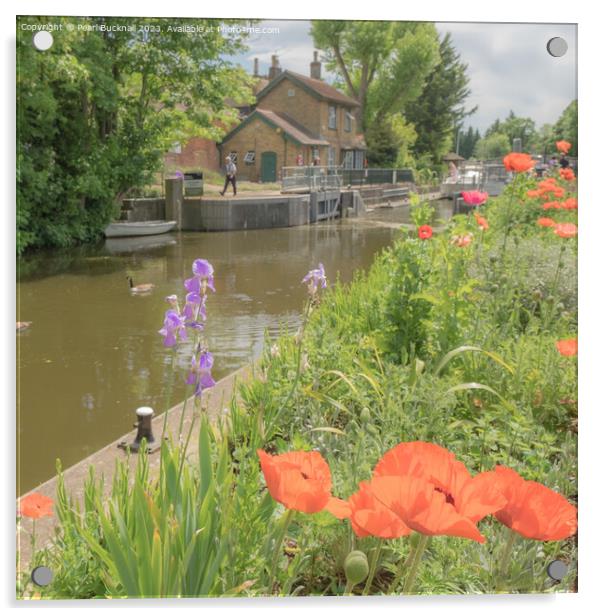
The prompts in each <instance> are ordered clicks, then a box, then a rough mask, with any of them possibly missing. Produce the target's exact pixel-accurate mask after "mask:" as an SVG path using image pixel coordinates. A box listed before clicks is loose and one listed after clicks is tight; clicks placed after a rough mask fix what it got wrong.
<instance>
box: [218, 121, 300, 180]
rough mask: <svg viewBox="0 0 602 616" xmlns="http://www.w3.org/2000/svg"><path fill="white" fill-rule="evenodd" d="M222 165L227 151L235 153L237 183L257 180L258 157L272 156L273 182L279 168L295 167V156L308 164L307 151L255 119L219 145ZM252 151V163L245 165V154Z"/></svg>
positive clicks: (259, 163)
mask: <svg viewBox="0 0 602 616" xmlns="http://www.w3.org/2000/svg"><path fill="white" fill-rule="evenodd" d="M221 150H222V162H223V160H224V159H225V158H226V156H227V155H228V154H229V153H230V152H237V154H238V161H237V163H236V167H237V169H238V179H239V180H250V181H252V182H260V181H261V154H262V153H263V152H275V153H276V171H277V180H280V178H281V171H280V170H281V168H282V167H292V166H294V165H296V164H297V155H298V154H302V155H303V156H304V161H305V164H308V163H307V161H308V160H309V158H308V157H309V155H310V151H309V148H307V147H302V146H298V145H297V144H295V143H293V142H292V141H289V140H288V139H285V138H284V136H283V133H278V132H277V130H276V129H274V128H272V127H271V126H268V125H267V124H266V123H265V122H263V121H262V120H260V119H259V118H255V119H254V120H252V121H251V122H249V124H247V125H246V126H245V127H244V128H242V129H241V130H239V131H238V132H237V133H236V134H235V135H234V136H233V137H231V138H230V139H229V140H228V141H225V142H224V143H223V144H222V148H221ZM249 150H254V151H255V164H253V165H249V164H247V163H245V162H244V156H245V153H246V152H247V151H249Z"/></svg>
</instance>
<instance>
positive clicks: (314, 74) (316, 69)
mask: <svg viewBox="0 0 602 616" xmlns="http://www.w3.org/2000/svg"><path fill="white" fill-rule="evenodd" d="M321 73H322V64H321V63H320V61H319V60H318V52H317V51H314V61H313V62H312V63H311V64H310V65H309V76H310V77H311V78H312V79H322V74H321Z"/></svg>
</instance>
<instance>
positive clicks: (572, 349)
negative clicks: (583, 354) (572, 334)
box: [556, 338, 577, 357]
mask: <svg viewBox="0 0 602 616" xmlns="http://www.w3.org/2000/svg"><path fill="white" fill-rule="evenodd" d="M556 348H557V349H558V352H559V353H560V354H561V355H564V356H565V357H572V356H573V355H577V338H567V339H566V340H559V341H558V342H557V343H556Z"/></svg>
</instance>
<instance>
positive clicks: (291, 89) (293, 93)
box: [288, 88, 295, 96]
mask: <svg viewBox="0 0 602 616" xmlns="http://www.w3.org/2000/svg"><path fill="white" fill-rule="evenodd" d="M288 95H289V96H295V90H294V88H289V90H288Z"/></svg>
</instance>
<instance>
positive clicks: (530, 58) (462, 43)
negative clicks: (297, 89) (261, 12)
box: [233, 20, 577, 132]
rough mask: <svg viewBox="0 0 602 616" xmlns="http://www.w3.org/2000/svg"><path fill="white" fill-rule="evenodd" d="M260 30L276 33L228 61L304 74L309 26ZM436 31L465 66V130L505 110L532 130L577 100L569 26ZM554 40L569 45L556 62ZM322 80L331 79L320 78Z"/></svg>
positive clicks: (464, 26) (275, 24) (255, 39)
mask: <svg viewBox="0 0 602 616" xmlns="http://www.w3.org/2000/svg"><path fill="white" fill-rule="evenodd" d="M260 25H261V27H265V28H278V30H279V32H278V33H265V34H254V35H251V37H250V38H249V40H248V45H249V50H248V51H247V52H245V53H244V54H243V55H240V56H236V57H235V58H233V59H234V60H235V61H236V62H239V63H240V64H241V65H242V66H244V67H245V68H246V69H247V70H248V71H252V70H253V59H254V58H258V59H259V68H260V73H262V74H264V73H267V70H268V67H269V64H270V58H271V56H272V54H277V55H278V58H279V60H280V65H281V66H282V68H285V69H286V68H288V69H290V70H292V71H296V72H298V73H303V74H306V75H308V74H309V63H310V61H311V60H312V58H313V50H314V46H313V41H312V38H311V36H310V34H309V30H310V22H309V21H293V20H289V21H263V22H261V24H260ZM436 27H437V30H438V31H439V32H440V33H441V34H443V33H445V32H450V33H451V35H452V41H453V44H454V47H455V48H456V49H457V51H458V52H459V53H460V56H461V57H462V61H463V62H465V63H467V64H468V70H467V72H468V76H469V78H470V89H471V95H470V97H469V98H468V99H467V101H466V107H467V108H468V109H470V108H472V107H474V106H475V105H477V106H478V109H477V111H476V112H475V113H474V114H473V115H472V116H470V117H469V118H467V119H466V121H465V127H466V128H467V127H468V126H471V125H472V126H473V127H474V128H478V129H479V130H480V131H481V132H483V131H484V130H485V129H486V128H487V127H488V126H489V125H490V124H491V123H492V122H494V121H495V120H496V118H500V119H504V118H505V117H506V116H507V115H508V113H509V111H510V110H513V111H514V113H515V114H516V115H518V116H521V117H525V116H526V117H530V118H533V119H534V120H535V122H536V124H537V126H538V127H539V126H541V125H542V124H544V123H554V122H555V121H556V120H557V119H558V117H559V116H560V114H561V113H562V111H563V110H564V108H565V107H566V106H567V105H568V104H569V103H570V102H571V101H572V100H573V99H575V98H577V69H576V67H577V26H576V25H572V24H507V23H451V22H448V23H437V24H436ZM555 36H559V37H562V38H564V39H565V40H566V42H567V43H568V51H567V53H566V54H565V55H564V56H563V57H561V58H554V57H553V56H551V55H550V54H548V52H547V49H546V44H547V42H548V41H549V40H550V39H551V38H553V37H555ZM323 76H324V77H325V78H326V80H327V81H331V80H332V76H331V75H328V74H326V75H324V72H323Z"/></svg>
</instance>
